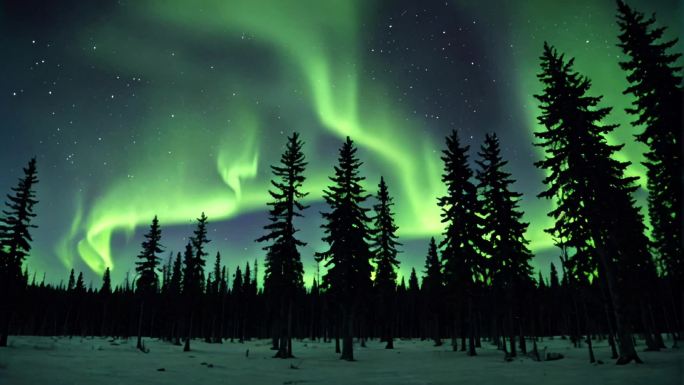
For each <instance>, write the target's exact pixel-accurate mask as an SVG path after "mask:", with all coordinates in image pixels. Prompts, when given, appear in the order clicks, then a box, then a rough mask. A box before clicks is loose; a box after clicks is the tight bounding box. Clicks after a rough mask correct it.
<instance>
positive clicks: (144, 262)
mask: <svg viewBox="0 0 684 385" xmlns="http://www.w3.org/2000/svg"><path fill="white" fill-rule="evenodd" d="M160 241H161V228H160V226H159V219H157V216H156V215H155V216H154V218H153V219H152V224H151V225H150V230H149V231H148V232H147V234H145V240H144V241H143V242H142V244H141V246H142V250H141V252H140V254H139V255H138V259H139V261H137V262H136V263H135V265H136V266H135V271H136V273H138V279H137V280H136V282H135V284H136V290H137V292H138V293H139V294H143V295H149V294H153V293H156V292H157V291H158V290H159V276H158V274H157V267H158V266H159V260H160V258H159V257H158V256H157V254H158V253H161V252H162V251H163V249H162V245H161V243H160Z"/></svg>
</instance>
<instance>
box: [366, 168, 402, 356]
mask: <svg viewBox="0 0 684 385" xmlns="http://www.w3.org/2000/svg"><path fill="white" fill-rule="evenodd" d="M377 200H378V203H377V204H375V205H374V206H373V210H374V211H375V217H374V218H373V230H372V231H371V243H370V250H371V252H372V254H373V258H374V259H375V266H376V268H375V282H374V285H375V289H376V291H377V294H378V305H379V306H378V311H379V312H380V314H381V321H380V322H381V325H379V326H380V328H381V330H383V336H382V337H383V340H385V342H386V343H387V344H386V345H385V349H394V338H393V336H392V324H393V323H394V318H395V306H396V304H395V303H394V302H393V300H394V298H395V297H396V293H395V291H396V287H397V272H396V269H397V268H399V261H398V260H397V253H398V252H397V246H398V245H400V243H399V242H397V235H396V232H397V230H398V229H399V227H397V225H396V224H395V223H394V213H393V212H392V206H394V203H393V202H392V198H391V197H390V195H389V191H388V190H387V184H386V183H385V178H382V177H381V178H380V184H379V185H378V195H377Z"/></svg>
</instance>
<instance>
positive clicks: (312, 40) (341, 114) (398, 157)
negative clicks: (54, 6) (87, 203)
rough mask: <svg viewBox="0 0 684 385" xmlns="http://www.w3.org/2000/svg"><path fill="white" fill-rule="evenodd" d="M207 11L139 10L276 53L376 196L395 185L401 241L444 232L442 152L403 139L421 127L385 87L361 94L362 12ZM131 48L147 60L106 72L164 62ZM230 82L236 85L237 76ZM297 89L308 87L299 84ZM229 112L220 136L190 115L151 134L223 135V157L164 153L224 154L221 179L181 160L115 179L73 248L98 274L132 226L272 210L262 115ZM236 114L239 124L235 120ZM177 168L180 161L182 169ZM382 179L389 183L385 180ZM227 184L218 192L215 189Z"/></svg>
mask: <svg viewBox="0 0 684 385" xmlns="http://www.w3.org/2000/svg"><path fill="white" fill-rule="evenodd" d="M203 5H204V7H205V8H204V12H194V11H196V10H195V9H190V7H189V5H188V3H187V2H184V1H177V2H164V3H163V5H162V4H161V3H159V4H157V3H147V4H146V8H142V11H143V14H144V15H145V17H149V18H151V19H154V20H155V21H157V22H163V23H168V22H172V23H176V24H177V25H176V27H177V28H180V29H183V28H195V27H197V28H198V29H201V30H202V32H203V33H206V34H207V36H216V35H220V34H225V33H227V32H226V30H227V29H229V32H228V33H233V34H236V33H246V34H249V35H250V36H253V37H254V40H255V41H256V42H257V43H258V44H261V45H265V46H267V47H272V48H274V49H275V51H276V52H277V54H278V55H281V56H282V57H283V59H284V60H289V61H290V62H291V63H292V65H293V67H294V68H296V69H297V71H298V72H299V73H298V74H296V75H293V76H292V78H293V80H295V81H296V80H298V79H300V78H303V79H304V86H305V89H308V92H307V93H306V97H307V98H308V99H309V100H310V103H311V108H312V109H313V111H314V112H315V115H316V116H317V117H318V119H319V121H320V124H321V128H323V129H325V130H326V131H327V132H329V133H331V134H333V135H335V136H337V137H338V138H344V137H345V136H347V135H349V136H352V137H353V138H354V140H355V141H356V143H357V144H358V145H359V146H360V147H362V148H364V149H365V150H366V151H368V156H367V158H366V159H364V160H366V161H367V166H366V167H365V171H366V173H367V175H368V177H369V180H368V183H369V185H374V184H375V183H376V179H377V178H379V175H380V172H379V170H380V169H382V170H383V172H384V174H385V175H386V177H387V178H388V179H389V180H391V181H392V184H393V189H394V191H393V194H396V195H397V198H396V201H397V204H398V206H400V207H401V208H402V210H400V211H399V216H398V218H397V219H398V223H399V225H400V235H401V236H403V237H421V236H426V235H431V234H436V233H439V232H440V231H441V223H440V222H439V210H438V209H437V207H436V205H435V202H436V198H437V196H438V195H439V193H440V189H441V184H440V182H439V174H440V168H441V164H440V160H439V152H438V150H439V148H440V143H432V142H431V140H430V139H428V138H421V139H417V138H416V137H414V136H413V135H406V136H403V135H399V134H398V133H404V132H410V131H412V130H416V129H417V127H416V125H415V124H413V123H412V122H410V121H408V120H407V119H405V117H404V116H402V113H401V112H400V111H399V110H398V109H396V108H394V107H393V106H391V105H390V104H389V103H388V102H387V101H386V100H385V99H386V97H385V94H384V91H383V90H382V89H381V88H379V87H364V88H363V90H361V89H360V84H359V79H358V76H357V71H358V68H357V65H358V64H357V62H358V56H357V55H358V52H357V49H358V48H357V47H356V45H357V36H356V32H357V28H358V25H357V23H358V19H359V14H360V12H361V10H360V9H359V8H360V7H359V5H358V4H356V3H355V2H350V1H344V2H342V1H341V2H335V3H334V4H328V3H326V4H323V3H321V2H317V1H280V2H277V3H269V4H266V3H262V2H254V1H237V2H230V3H226V2H223V1H209V2H204V3H203ZM323 31H325V33H322V32H323ZM112 32H113V31H111V30H110V29H109V28H104V32H103V36H102V39H100V41H102V42H103V43H101V45H102V47H107V46H108V45H112V46H114V45H115V43H121V42H117V41H115V40H114V41H113V40H112V39H116V36H117V35H116V34H114V33H112ZM126 44H127V45H128V46H129V47H136V48H134V50H135V51H136V52H141V55H142V56H141V57H137V58H136V57H133V58H129V57H127V58H126V60H125V63H119V62H121V60H120V59H118V60H117V58H116V57H114V56H109V54H107V53H104V54H102V55H104V56H103V57H102V58H101V59H102V60H103V62H107V63H110V65H112V64H111V63H117V64H121V65H122V66H125V67H130V70H131V71H135V70H140V71H142V69H149V68H147V67H148V66H149V63H150V62H153V61H156V60H158V56H159V55H161V53H160V52H155V49H156V50H159V48H155V47H149V46H147V43H146V42H145V40H144V39H143V38H140V39H135V38H133V39H128V40H127V41H126ZM101 52H106V49H105V48H101ZM98 55H99V54H98ZM174 56H175V54H174ZM178 56H179V58H178V59H177V60H175V61H174V63H176V64H175V66H177V67H176V68H175V70H177V71H186V70H187V72H188V73H189V74H190V73H192V71H190V70H189V68H190V67H191V66H192V65H193V63H192V62H190V61H186V59H184V55H183V53H182V52H179V53H178ZM112 66H114V65H112ZM155 71H156V72H159V71H162V72H163V71H165V69H159V68H157V69H155ZM189 76H191V75H189ZM225 76H226V78H229V77H230V76H231V74H225ZM228 81H229V79H220V75H219V80H218V81H216V82H215V83H216V84H219V85H220V84H226V83H227V82H228ZM290 81H291V80H290ZM285 87H289V86H287V85H286V86H285ZM292 87H293V88H294V87H297V88H302V85H301V84H294V85H292ZM226 93H228V92H227V91H226ZM157 96H159V95H157ZM362 102H363V105H362ZM227 110H228V112H227V113H226V112H218V114H220V115H223V116H222V118H225V119H224V121H225V120H230V121H231V124H230V126H229V127H225V129H221V127H220V125H221V124H220V123H218V122H219V121H221V120H222V119H220V118H219V117H210V118H207V117H206V116H192V115H190V114H192V113H193V111H191V110H184V111H179V112H177V113H175V114H173V113H172V112H169V116H170V115H171V114H173V115H174V118H173V119H172V121H171V120H167V121H161V122H159V121H151V122H150V124H149V125H150V127H155V126H168V125H169V124H172V125H173V128H170V129H168V130H165V132H168V133H173V132H181V133H183V132H195V131H198V130H200V128H201V126H202V125H203V124H206V125H207V126H209V127H210V128H211V131H212V132H216V131H217V128H218V129H219V132H223V134H225V135H226V139H225V141H224V142H223V143H221V144H220V145H218V146H216V145H215V141H213V140H212V138H210V137H206V138H199V139H195V140H196V142H195V143H192V142H188V141H186V139H185V138H174V137H171V138H166V137H162V138H160V140H159V142H158V143H160V145H159V147H168V148H172V149H173V151H179V149H183V148H188V149H197V148H200V149H201V148H208V149H211V150H215V151H217V152H218V154H217V156H216V167H215V168H214V169H213V172H215V174H214V173H213V172H208V170H207V169H206V167H205V165H204V164H203V163H199V165H201V166H200V167H201V170H199V172H197V171H198V170H194V171H193V170H190V169H189V168H191V167H190V166H189V164H185V163H184V162H191V163H192V164H197V160H196V159H194V157H196V156H197V151H193V152H185V153H182V154H178V155H177V156H176V155H174V156H173V158H172V160H164V162H163V164H161V163H162V162H160V161H159V160H155V159H146V160H145V159H143V160H142V161H141V160H138V161H137V162H136V163H135V164H131V165H130V169H131V170H134V171H133V172H131V174H133V175H134V178H133V179H120V180H116V181H115V182H114V183H113V185H112V186H110V187H108V188H107V189H105V191H106V193H105V194H104V195H103V196H101V197H99V199H97V200H96V201H95V203H94V205H93V206H92V208H91V209H90V210H89V211H88V214H87V219H86V220H85V221H84V223H83V224H82V229H81V230H82V232H83V233H84V234H85V236H84V237H83V238H82V239H80V240H78V252H79V254H80V256H81V258H82V259H83V260H84V261H85V263H86V264H87V265H88V266H89V267H90V268H91V269H92V270H93V271H95V272H98V273H101V272H102V271H103V270H104V268H105V267H107V266H109V267H110V268H114V267H115V266H114V259H113V257H112V255H111V241H112V235H113V234H114V233H117V232H122V233H124V234H128V235H130V234H132V232H133V231H134V230H135V229H136V228H137V227H139V226H141V225H145V224H147V222H149V220H150V218H152V216H153V215H155V214H156V215H158V216H159V218H160V221H161V222H162V223H163V224H164V225H170V224H182V223H189V220H190V219H191V218H194V217H196V216H197V215H198V213H200V212H202V211H204V212H206V213H207V215H208V216H209V217H210V219H211V220H214V221H216V220H221V219H226V218H230V217H233V216H235V215H237V214H240V213H244V212H247V211H250V210H254V209H255V208H257V207H262V205H263V204H264V203H265V202H266V201H267V198H266V197H267V196H266V194H267V189H268V179H267V177H268V175H266V174H265V173H262V175H259V170H267V165H268V164H269V163H268V161H269V159H263V158H262V157H260V156H259V148H260V147H261V144H260V143H257V141H258V131H259V130H258V122H257V118H256V117H257V115H258V114H259V111H258V109H257V108H256V107H253V106H248V105H244V104H243V105H240V106H238V107H230V106H229V107H227ZM235 115H238V116H240V117H241V118H240V119H237V120H236V119H235ZM153 120H154V119H153ZM217 126H219V127H217ZM188 130H192V131H188ZM319 135H320V133H315V131H314V132H313V133H312V132H304V135H303V136H304V139H305V140H306V141H307V142H308V143H315V140H316V137H317V136H319ZM189 136H191V137H192V135H189ZM236 142H239V143H236ZM309 149H310V148H309ZM152 151H154V150H152ZM181 151H182V150H181ZM314 160H315V159H314ZM146 161H148V162H151V163H147V162H146ZM174 161H175V162H178V163H176V166H175V167H174V165H173V163H174ZM169 163H171V164H169ZM331 165H332V164H330V165H327V164H326V165H321V167H314V168H312V169H311V170H309V183H307V186H306V188H307V189H308V190H309V191H310V192H311V195H310V197H309V200H319V199H320V197H321V191H322V189H323V188H324V187H325V185H326V184H327V183H328V181H327V175H328V173H329V172H330V169H331V168H330V167H329V166H331ZM186 166H187V167H188V168H186ZM426 170H429V171H430V172H425V171H426ZM387 171H389V174H391V175H387V174H388V172H387ZM196 172H197V173H196ZM157 173H158V175H157ZM221 181H222V182H223V184H218V183H217V182H221ZM226 186H227V187H228V188H226ZM75 237H76V234H75V233H74V232H73V231H72V232H69V234H67V237H66V240H65V242H63V243H65V244H68V243H69V242H72V241H73V240H74V239H75Z"/></svg>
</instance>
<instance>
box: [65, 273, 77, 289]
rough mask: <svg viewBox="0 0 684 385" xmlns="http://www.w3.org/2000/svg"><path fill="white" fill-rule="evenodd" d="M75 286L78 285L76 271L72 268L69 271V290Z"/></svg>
mask: <svg viewBox="0 0 684 385" xmlns="http://www.w3.org/2000/svg"><path fill="white" fill-rule="evenodd" d="M74 287H76V273H75V272H74V269H71V272H70V273H69V281H68V283H67V291H72V290H74Z"/></svg>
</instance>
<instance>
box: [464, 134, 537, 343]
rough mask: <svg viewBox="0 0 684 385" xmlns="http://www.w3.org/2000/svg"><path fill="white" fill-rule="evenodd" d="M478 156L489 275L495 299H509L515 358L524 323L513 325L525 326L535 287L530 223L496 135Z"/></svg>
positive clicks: (508, 328) (510, 325)
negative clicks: (526, 308)
mask: <svg viewBox="0 0 684 385" xmlns="http://www.w3.org/2000/svg"><path fill="white" fill-rule="evenodd" d="M478 154H479V156H480V160H478V161H477V162H476V163H477V164H478V165H479V167H480V169H479V170H478V172H477V179H478V180H479V184H478V186H477V187H478V189H480V191H481V196H482V215H483V219H484V220H483V233H484V237H485V239H486V240H487V252H488V254H489V256H490V258H489V259H488V261H487V268H488V270H489V272H488V276H489V277H490V278H491V281H492V282H491V284H492V285H493V287H494V290H495V294H494V297H495V300H496V299H497V298H498V297H499V296H498V293H499V292H501V293H503V298H505V303H504V309H505V310H506V311H505V314H506V318H507V322H506V323H507V325H508V326H507V327H506V329H507V331H508V335H509V338H510V341H511V350H510V353H511V355H514V352H515V349H514V348H515V342H514V341H515V335H516V334H517V332H518V331H519V330H522V324H520V325H514V323H513V322H514V320H518V322H519V323H522V317H523V316H524V312H523V311H522V310H523V309H522V306H523V304H524V303H526V302H527V300H526V298H524V294H525V293H526V291H527V290H526V289H528V288H530V287H531V286H532V285H533V283H532V277H531V275H532V266H530V260H531V259H532V257H533V255H532V252H530V250H529V248H528V247H527V245H528V243H529V242H528V241H527V239H525V231H527V226H528V224H527V223H525V222H522V216H523V213H522V212H521V211H520V209H519V207H518V203H519V201H520V197H521V196H522V194H520V193H517V192H513V191H511V185H512V184H513V183H514V182H515V181H514V180H513V179H512V178H511V174H509V173H508V172H506V171H505V170H504V167H505V166H506V164H507V163H508V162H506V161H504V160H503V158H502V157H501V149H500V146H499V139H498V138H497V136H496V134H487V135H486V136H485V142H484V144H483V145H482V148H481V151H480V152H479V153H478ZM520 337H521V338H523V336H520Z"/></svg>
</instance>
